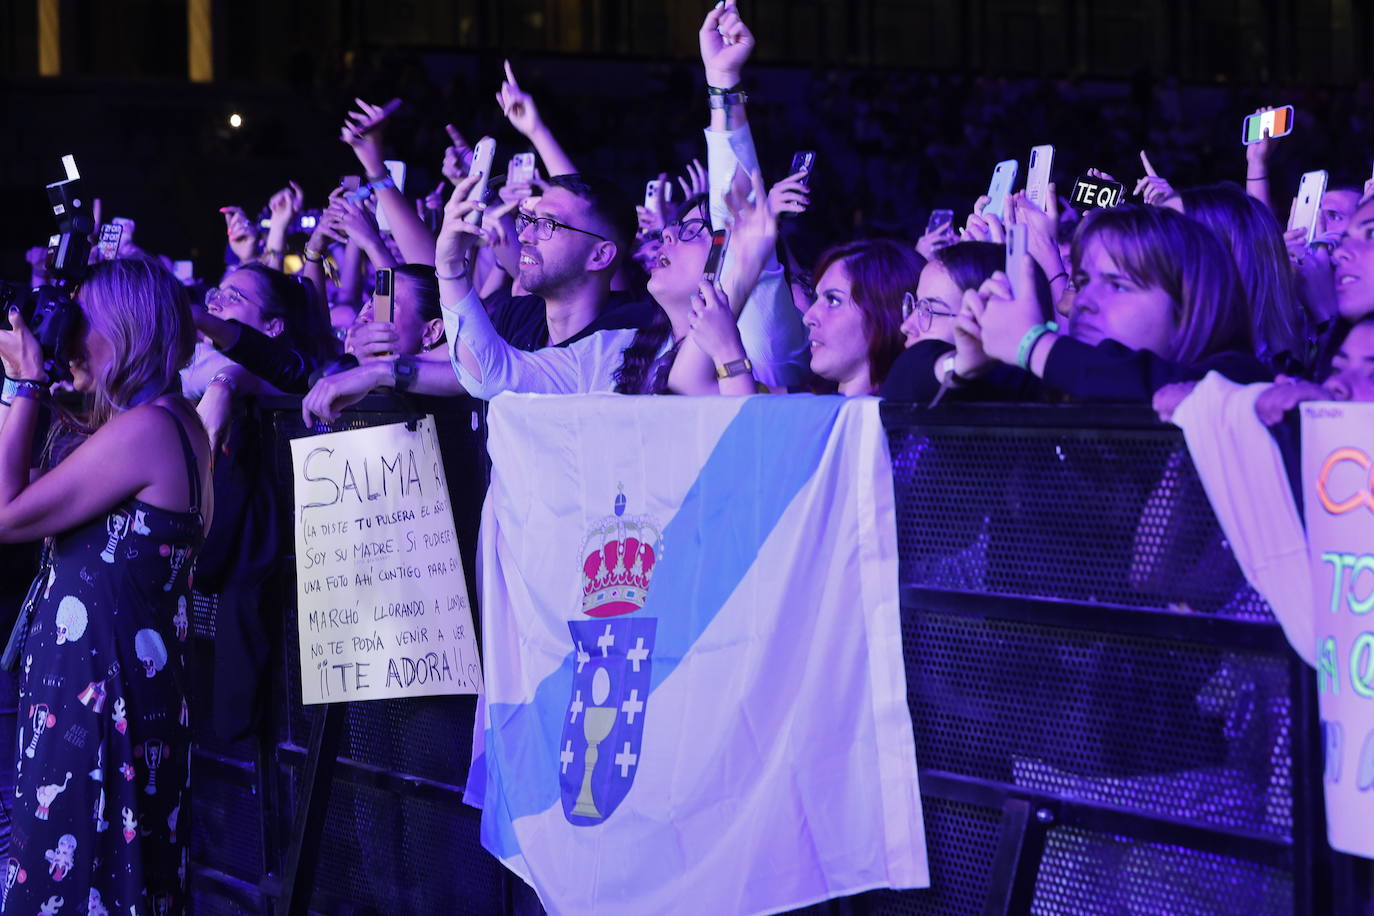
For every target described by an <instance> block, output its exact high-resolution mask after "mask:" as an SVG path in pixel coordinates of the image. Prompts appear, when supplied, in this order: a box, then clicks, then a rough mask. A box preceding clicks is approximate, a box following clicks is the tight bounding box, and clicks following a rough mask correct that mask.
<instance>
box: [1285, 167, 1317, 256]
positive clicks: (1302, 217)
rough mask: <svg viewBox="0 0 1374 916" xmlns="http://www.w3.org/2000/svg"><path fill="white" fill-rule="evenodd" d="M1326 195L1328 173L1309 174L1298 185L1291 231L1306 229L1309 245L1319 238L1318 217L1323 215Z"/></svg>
mask: <svg viewBox="0 0 1374 916" xmlns="http://www.w3.org/2000/svg"><path fill="white" fill-rule="evenodd" d="M1325 193H1326V172H1325V171H1324V170H1321V169H1319V170H1317V171H1315V172H1307V173H1305V174H1304V175H1303V176H1302V181H1301V182H1299V183H1298V196H1297V197H1296V198H1295V199H1294V200H1293V211H1292V213H1290V214H1289V217H1288V228H1289V229H1306V230H1307V244H1309V245H1311V244H1312V240H1313V239H1315V238H1316V237H1317V217H1318V216H1319V215H1320V213H1321V203H1322V195H1323V194H1325Z"/></svg>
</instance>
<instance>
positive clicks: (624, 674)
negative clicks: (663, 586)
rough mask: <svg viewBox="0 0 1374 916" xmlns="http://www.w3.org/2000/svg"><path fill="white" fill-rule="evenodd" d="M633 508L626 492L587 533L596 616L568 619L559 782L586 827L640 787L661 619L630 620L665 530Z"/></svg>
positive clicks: (568, 810) (568, 808)
mask: <svg viewBox="0 0 1374 916" xmlns="http://www.w3.org/2000/svg"><path fill="white" fill-rule="evenodd" d="M626 504H627V503H626V499H625V494H624V492H623V491H622V492H620V493H619V494H617V495H616V499H615V514H614V515H611V516H608V517H606V518H604V519H602V520H601V521H600V522H599V523H597V524H596V525H594V526H592V528H591V530H590V531H588V532H587V539H586V542H585V543H584V545H583V552H582V553H583V557H584V559H583V562H582V613H583V614H584V615H586V616H587V617H590V618H591V619H590V620H571V621H569V622H568V631H569V633H570V634H571V637H572V645H573V650H574V653H575V654H574V659H575V661H574V663H573V695H572V697H570V698H569V700H568V712H567V716H566V717H565V721H564V724H563V740H562V750H560V751H559V755H558V759H559V785H560V786H561V788H562V794H563V813H564V814H565V815H566V816H567V818H568V820H569V821H570V822H571V823H573V824H577V825H579V826H586V825H589V824H599V823H601V822H602V821H604V820H605V819H606V818H608V817H610V815H611V812H613V811H614V810H615V809H616V806H617V805H619V804H620V802H621V800H622V799H624V797H625V795H626V793H628V792H629V791H630V786H631V785H633V784H634V774H635V772H636V771H637V769H638V766H639V760H640V754H641V749H642V738H643V735H644V716H645V715H646V708H645V707H646V704H647V701H648V699H649V672H650V668H649V665H650V662H651V658H652V655H653V650H654V629H655V626H654V624H655V623H656V621H655V620H654V619H653V618H652V617H633V616H630V615H632V614H634V613H635V612H636V611H639V610H640V609H641V608H643V607H644V599H645V597H646V595H647V594H648V591H649V580H650V579H651V578H652V577H653V574H654V563H655V562H656V561H657V560H658V557H659V554H660V553H661V552H662V549H663V548H662V540H661V538H660V535H659V530H658V527H657V526H656V525H654V524H653V522H652V521H650V520H649V519H648V518H626V517H625V507H626Z"/></svg>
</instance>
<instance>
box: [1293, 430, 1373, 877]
mask: <svg viewBox="0 0 1374 916" xmlns="http://www.w3.org/2000/svg"><path fill="white" fill-rule="evenodd" d="M1302 474H1303V488H1304V490H1305V494H1304V495H1305V499H1304V509H1305V514H1306V516H1307V544H1308V552H1309V555H1310V557H1311V563H1312V576H1313V583H1314V586H1315V588H1314V592H1313V594H1314V596H1315V605H1316V606H1315V608H1314V617H1313V623H1314V625H1315V628H1316V636H1317V690H1318V703H1319V708H1320V712H1321V722H1322V743H1323V744H1324V745H1325V755H1326V773H1325V782H1326V819H1327V835H1328V838H1329V840H1330V842H1331V845H1332V846H1333V847H1335V848H1336V849H1339V850H1341V851H1342V852H1348V853H1353V854H1354V855H1358V856H1365V857H1374V830H1371V829H1370V825H1371V824H1374V613H1371V612H1374V404H1349V403H1340V404H1337V403H1321V404H1307V405H1304V407H1303V411H1302Z"/></svg>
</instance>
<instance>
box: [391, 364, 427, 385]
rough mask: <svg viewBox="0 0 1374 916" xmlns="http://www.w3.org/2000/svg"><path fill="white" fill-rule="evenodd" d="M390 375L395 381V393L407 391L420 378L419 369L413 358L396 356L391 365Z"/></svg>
mask: <svg viewBox="0 0 1374 916" xmlns="http://www.w3.org/2000/svg"><path fill="white" fill-rule="evenodd" d="M391 375H392V377H393V378H394V379H395V380H396V390H397V391H409V390H410V388H411V386H412V385H414V384H415V380H416V379H417V378H419V377H420V367H419V366H417V365H416V364H415V357H413V356H398V357H396V359H395V361H394V362H392V364H391Z"/></svg>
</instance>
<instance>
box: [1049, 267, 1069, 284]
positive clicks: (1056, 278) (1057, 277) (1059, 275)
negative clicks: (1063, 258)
mask: <svg viewBox="0 0 1374 916" xmlns="http://www.w3.org/2000/svg"><path fill="white" fill-rule="evenodd" d="M1060 277H1063V278H1064V279H1065V280H1067V279H1068V278H1069V272H1068V271H1067V270H1061V271H1060V272H1059V273H1057V274H1055V275H1054V276H1053V277H1050V285H1051V286H1053V285H1054V281H1055V280H1058V279H1059V278H1060Z"/></svg>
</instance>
